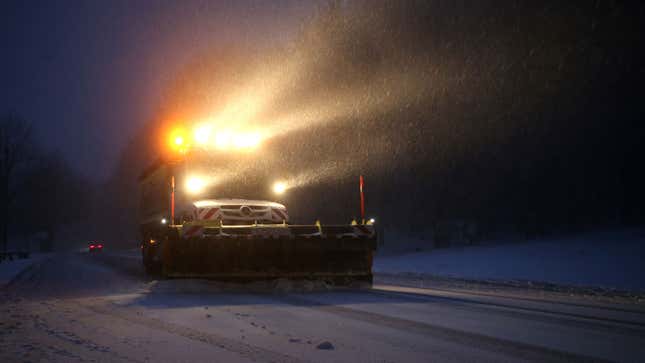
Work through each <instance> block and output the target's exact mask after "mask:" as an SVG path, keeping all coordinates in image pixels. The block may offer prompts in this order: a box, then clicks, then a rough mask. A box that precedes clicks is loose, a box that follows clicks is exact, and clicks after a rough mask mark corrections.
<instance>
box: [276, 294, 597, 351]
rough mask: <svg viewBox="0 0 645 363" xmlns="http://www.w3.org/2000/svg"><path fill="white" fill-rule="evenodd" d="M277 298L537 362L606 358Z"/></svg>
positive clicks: (290, 298) (291, 303)
mask: <svg viewBox="0 0 645 363" xmlns="http://www.w3.org/2000/svg"><path fill="white" fill-rule="evenodd" d="M274 298H275V299H276V300H278V301H280V302H283V303H285V304H289V305H293V306H298V307H304V308H308V309H314V310H317V311H321V312H325V313H329V314H334V315H337V316H340V317H342V318H347V319H352V320H356V321H360V322H365V323H368V324H373V325H378V326H382V327H386V328H392V329H397V330H401V331H405V332H411V333H416V334H422V335H425V336H431V337H433V338H435V339H440V340H443V341H448V342H452V343H456V344H459V345H463V346H465V347H468V348H476V349H481V350H484V351H488V352H492V353H498V354H502V355H505V356H508V357H510V358H512V359H515V360H527V361H535V362H544V361H549V362H589V361H594V362H603V360H602V359H599V358H595V357H590V356H584V355H578V354H575V353H569V352H564V351H560V350H555V349H550V348H545V347H541V346H537V345H532V344H527V343H520V342H515V341H511V340H507V339H501V338H494V337H491V336H488V335H483V334H478V333H472V332H466V331H461V330H456V329H451V328H447V327H443V326H439V325H432V324H428V323H422V322H418V321H412V320H408V319H403V318H397V317H393V316H388V315H383V314H379V313H374V312H368V311H362V310H356V309H351V308H347V307H344V306H338V305H330V304H325V303H321V302H317V301H313V300H309V299H305V298H302V297H298V296H293V295H287V296H276V297H274Z"/></svg>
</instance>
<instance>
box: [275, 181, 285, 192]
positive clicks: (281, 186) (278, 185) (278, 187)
mask: <svg viewBox="0 0 645 363" xmlns="http://www.w3.org/2000/svg"><path fill="white" fill-rule="evenodd" d="M286 190H287V183H285V182H281V181H279V182H275V183H274V184H273V192H274V193H276V194H283V193H284V192H285V191H286Z"/></svg>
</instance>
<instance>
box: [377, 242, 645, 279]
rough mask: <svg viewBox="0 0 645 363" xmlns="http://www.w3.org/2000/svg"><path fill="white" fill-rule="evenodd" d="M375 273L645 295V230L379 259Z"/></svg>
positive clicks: (441, 250) (439, 250)
mask: <svg viewBox="0 0 645 363" xmlns="http://www.w3.org/2000/svg"><path fill="white" fill-rule="evenodd" d="M374 271H375V272H376V273H394V274H397V273H418V274H429V275H435V276H446V277H457V278H464V279H475V280H502V281H509V280H524V281H535V282H546V283H554V284H563V285H576V286H590V287H606V288H615V289H626V290H639V291H645V230H630V231H621V232H603V233H595V234H592V235H585V236H580V237H577V238H562V239H551V240H542V241H532V242H519V243H506V244H499V245H487V246H468V247H459V248H447V249H438V250H432V251H425V252H417V253H408V254H403V255H397V256H377V257H376V259H375V261H374Z"/></svg>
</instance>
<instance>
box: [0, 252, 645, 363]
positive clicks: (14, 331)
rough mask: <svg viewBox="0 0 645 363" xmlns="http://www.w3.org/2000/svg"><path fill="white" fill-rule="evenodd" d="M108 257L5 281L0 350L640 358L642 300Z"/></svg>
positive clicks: (67, 261)
mask: <svg viewBox="0 0 645 363" xmlns="http://www.w3.org/2000/svg"><path fill="white" fill-rule="evenodd" d="M104 257H105V256H91V255H87V254H61V255H56V256H54V258H51V259H48V260H46V261H43V262H41V263H39V264H38V265H35V266H34V267H33V268H31V269H30V270H28V271H26V272H25V273H23V274H21V275H20V276H19V278H17V279H16V280H14V281H13V282H12V283H11V284H10V285H8V286H6V287H5V288H3V289H2V291H0V299H1V300H0V361H2V362H14V361H20V362H24V361H31V362H35V361H47V362H76V361H123V362H148V361H152V362H177V361H195V362H199V361H203V362H309V361H311V362H428V361H446V362H462V361H466V362H472V361H478V362H488V361H490V362H498V361H559V362H574V361H590V360H594V361H602V360H607V361H634V362H636V361H642V359H643V357H645V307H644V306H642V305H639V304H637V303H633V304H609V303H607V302H606V301H602V302H599V301H597V300H594V299H591V298H589V299H588V300H585V298H579V297H577V298H575V299H573V298H572V299H567V298H564V297H561V296H560V297H558V296H555V297H554V296H550V295H549V294H546V293H545V294H535V293H534V292H533V293H531V294H529V293H527V294H525V295H523V294H522V293H521V292H520V293H518V292H514V293H513V294H506V293H495V292H482V291H478V290H475V291H469V290H464V289H463V288H462V289H459V290H455V289H450V288H441V289H427V288H426V289H419V288H412V287H403V286H398V285H383V284H376V285H375V287H374V288H373V289H370V290H366V289H363V290H357V289H353V290H349V289H348V290H333V291H327V290H324V289H323V290H320V289H317V288H313V289H312V286H311V285H308V284H300V285H297V286H294V285H293V284H289V283H288V282H285V281H281V282H278V283H277V284H275V285H276V286H277V289H270V288H269V287H271V286H268V285H254V286H252V287H246V288H241V287H236V286H230V285H222V284H217V283H214V282H209V281H199V280H165V281H155V280H151V279H150V278H146V277H145V276H144V275H142V274H141V273H140V272H137V269H136V268H132V267H130V268H126V266H127V265H128V264H127V263H126V262H127V261H126V262H124V263H122V264H121V263H119V262H118V261H119V258H113V259H112V260H110V261H112V263H111V264H106V263H105V262H106V260H105V258H104ZM124 259H125V258H124ZM115 260H116V261H117V263H114V261H115ZM124 261H125V260H124ZM130 262H131V261H130ZM130 266H131V264H130ZM313 287H316V286H313ZM318 287H319V286H318ZM311 290H313V291H311Z"/></svg>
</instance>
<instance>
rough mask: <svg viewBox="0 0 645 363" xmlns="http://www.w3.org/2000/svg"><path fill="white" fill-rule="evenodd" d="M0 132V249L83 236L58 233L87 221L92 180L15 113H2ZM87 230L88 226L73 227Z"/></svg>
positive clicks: (63, 244)
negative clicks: (44, 146) (49, 147)
mask: <svg viewBox="0 0 645 363" xmlns="http://www.w3.org/2000/svg"><path fill="white" fill-rule="evenodd" d="M0 133H1V138H0V147H1V148H2V156H1V157H0V166H1V169H2V172H1V174H0V184H1V187H2V194H1V195H0V205H1V206H2V211H1V213H0V230H1V231H2V236H1V237H2V241H1V245H0V248H1V250H2V251H6V250H7V248H11V249H13V250H28V249H30V248H42V249H44V250H47V249H52V248H54V247H59V248H70V247H73V246H74V243H76V244H79V242H80V241H79V240H78V239H79V238H82V237H83V236H76V237H73V236H68V235H61V234H60V233H61V232H62V231H64V230H65V229H66V228H68V227H69V226H70V225H73V224H77V225H79V224H82V223H85V222H88V220H87V217H88V216H89V213H88V212H89V211H90V205H91V202H90V198H92V190H93V188H92V185H91V184H90V183H89V182H88V181H87V180H85V179H84V178H83V177H81V176H79V175H78V173H77V172H76V171H74V170H73V169H72V168H71V167H70V165H69V164H68V163H67V162H66V161H65V159H64V158H63V157H62V155H60V154H57V153H52V152H50V151H47V150H44V149H42V148H41V147H39V145H38V142H37V140H35V139H34V137H33V135H32V132H31V127H30V123H29V122H28V121H27V120H25V119H23V118H22V117H20V116H19V115H17V114H15V113H7V114H5V115H3V116H2V118H1V119H0ZM87 229H88V226H87V225H83V227H82V228H77V230H87ZM70 237H71V238H72V239H71V240H70V239H68V238H70ZM9 242H11V243H9ZM54 245H56V246H54Z"/></svg>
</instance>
